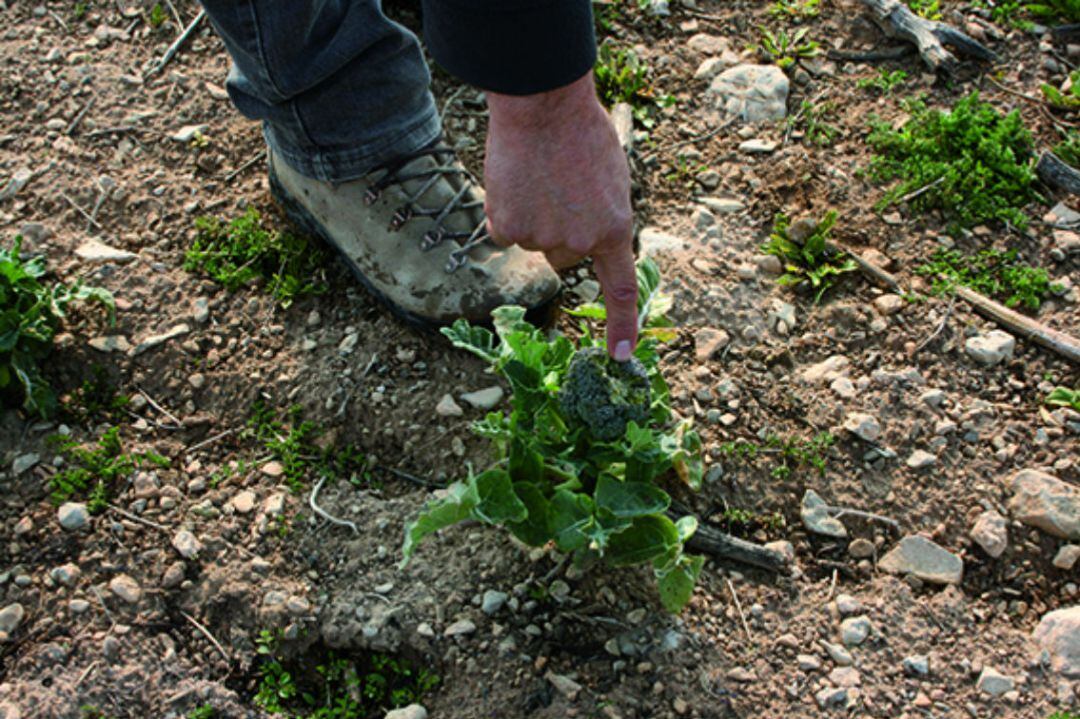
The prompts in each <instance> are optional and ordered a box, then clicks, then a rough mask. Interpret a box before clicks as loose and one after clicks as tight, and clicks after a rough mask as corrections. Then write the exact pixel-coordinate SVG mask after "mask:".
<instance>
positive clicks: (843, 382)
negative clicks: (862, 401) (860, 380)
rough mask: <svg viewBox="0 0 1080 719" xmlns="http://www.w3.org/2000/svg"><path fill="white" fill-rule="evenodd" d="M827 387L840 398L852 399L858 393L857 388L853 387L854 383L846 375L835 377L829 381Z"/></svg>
mask: <svg viewBox="0 0 1080 719" xmlns="http://www.w3.org/2000/svg"><path fill="white" fill-rule="evenodd" d="M829 389H831V390H832V391H833V392H835V393H836V395H837V396H838V397H840V398H842V399H854V398H855V396H856V395H857V394H858V393H859V392H858V390H856V389H855V383H854V382H852V381H851V380H849V379H848V378H847V377H837V378H836V379H834V380H833V381H832V382H830V383H829Z"/></svg>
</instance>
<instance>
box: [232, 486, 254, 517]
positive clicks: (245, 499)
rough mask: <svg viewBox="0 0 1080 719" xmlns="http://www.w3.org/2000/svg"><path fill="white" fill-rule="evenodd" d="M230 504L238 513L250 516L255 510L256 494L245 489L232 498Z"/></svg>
mask: <svg viewBox="0 0 1080 719" xmlns="http://www.w3.org/2000/svg"><path fill="white" fill-rule="evenodd" d="M230 503H231V504H232V506H233V509H235V510H236V511H237V513H239V514H248V513H249V512H251V510H253V509H255V493H254V492H252V491H251V490H250V489H245V490H243V491H242V492H238V493H237V494H236V496H234V497H233V498H232V501H231V502H230Z"/></svg>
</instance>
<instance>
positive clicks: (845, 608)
mask: <svg viewBox="0 0 1080 719" xmlns="http://www.w3.org/2000/svg"><path fill="white" fill-rule="evenodd" d="M835 602H836V611H838V612H840V616H842V617H847V616H850V615H852V614H858V613H859V612H861V611H862V610H863V605H862V602H860V601H859V600H858V599H856V598H855V597H853V596H851V595H850V594H837V595H836V599H835ZM862 618H863V619H866V617H862Z"/></svg>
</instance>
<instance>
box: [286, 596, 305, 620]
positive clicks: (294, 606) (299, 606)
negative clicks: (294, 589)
mask: <svg viewBox="0 0 1080 719" xmlns="http://www.w3.org/2000/svg"><path fill="white" fill-rule="evenodd" d="M285 611H287V612H288V613H289V614H291V615H293V616H294V617H303V616H306V615H308V614H311V602H309V601H308V600H306V599H304V598H303V597H298V596H296V595H293V596H290V597H289V598H288V599H286V600H285Z"/></svg>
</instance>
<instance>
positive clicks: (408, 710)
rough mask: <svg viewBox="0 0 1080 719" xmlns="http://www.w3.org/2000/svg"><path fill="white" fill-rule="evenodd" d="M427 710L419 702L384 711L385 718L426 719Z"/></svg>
mask: <svg viewBox="0 0 1080 719" xmlns="http://www.w3.org/2000/svg"><path fill="white" fill-rule="evenodd" d="M427 716H428V712H427V709H425V708H424V707H423V706H421V705H420V704H410V705H408V706H404V707H401V708H400V709H392V710H391V711H389V712H387V713H386V717H385V719H427Z"/></svg>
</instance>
